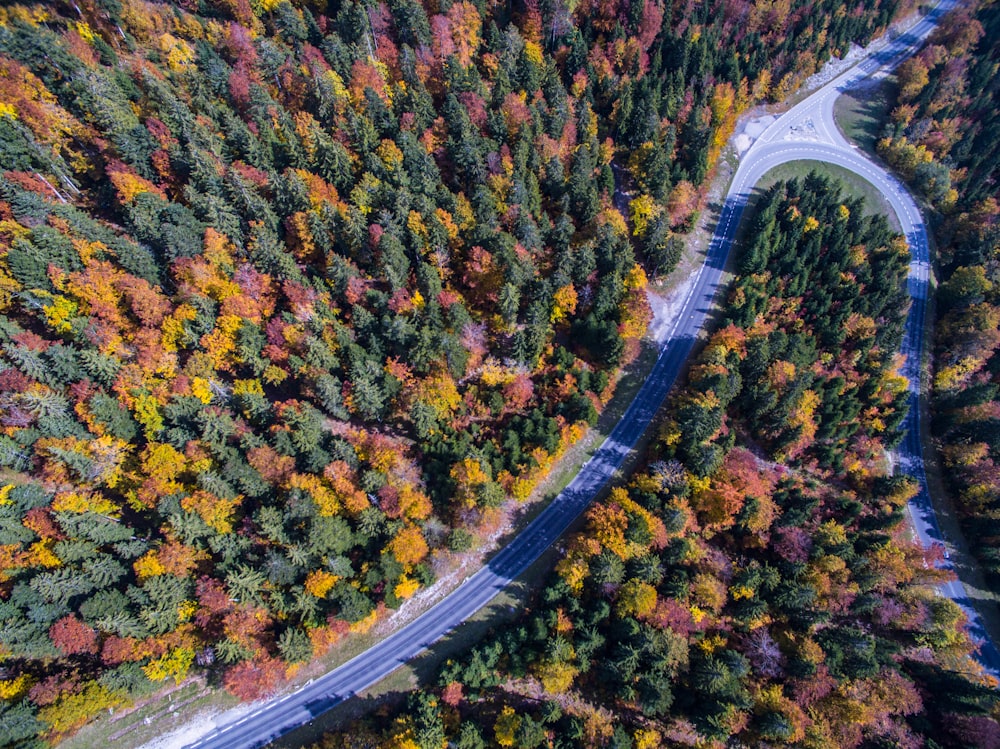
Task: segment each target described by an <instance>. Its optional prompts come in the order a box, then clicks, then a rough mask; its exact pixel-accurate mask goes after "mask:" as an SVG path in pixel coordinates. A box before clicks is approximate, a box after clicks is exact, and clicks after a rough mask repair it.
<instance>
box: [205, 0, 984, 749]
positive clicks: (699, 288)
mask: <svg viewBox="0 0 1000 749" xmlns="http://www.w3.org/2000/svg"><path fill="white" fill-rule="evenodd" d="M953 2H954V0H946V1H945V2H942V3H941V4H939V5H938V6H937V7H936V8H935V10H934V11H932V12H931V13H930V14H929V15H928V16H927V17H925V18H924V20H922V21H920V23H919V24H917V26H916V27H914V29H913V30H911V31H910V32H908V33H907V34H904V35H903V36H901V37H899V38H898V39H896V40H895V41H893V42H891V43H889V44H888V45H887V46H885V47H884V48H882V49H880V50H878V51H877V52H876V53H875V54H874V55H872V56H870V57H869V58H867V59H865V60H864V61H862V62H860V63H859V64H858V65H857V66H856V67H855V68H852V69H851V70H850V71H848V72H846V73H845V74H843V75H841V76H839V77H838V78H836V79H834V80H833V81H831V82H830V83H828V84H827V85H825V86H824V87H823V88H821V89H819V90H818V91H816V92H815V93H814V94H812V95H811V96H809V97H808V98H806V99H805V100H803V101H802V102H800V103H799V104H797V105H796V106H795V107H793V108H792V109H791V110H789V111H788V112H787V113H785V114H784V115H782V116H781V117H780V118H778V119H777V120H776V121H775V122H774V123H773V124H772V125H771V126H770V127H768V128H767V129H766V130H765V131H764V132H763V133H762V134H761V136H760V138H759V139H758V140H757V141H756V142H755V143H754V144H753V146H751V148H750V149H749V150H748V151H747V153H746V154H745V155H744V157H743V159H742V160H741V163H740V166H739V169H738V170H737V172H736V174H735V176H734V178H733V182H732V186H731V187H730V190H729V192H728V194H727V196H726V200H725V202H724V204H723V206H722V210H721V213H720V217H719V223H718V226H717V228H716V232H715V235H714V236H713V238H712V241H711V243H710V244H709V247H708V250H707V252H706V257H705V262H704V264H703V265H702V266H701V267H700V268H699V269H698V271H697V273H696V278H695V282H694V283H693V284H691V286H690V290H689V292H688V296H687V298H686V299H685V301H684V304H683V307H682V309H681V312H680V314H679V315H678V317H677V319H676V321H675V323H674V328H673V330H672V332H671V335H670V336H669V338H668V339H667V341H666V342H665V343H664V344H663V347H662V349H661V351H660V354H659V357H658V358H657V360H656V364H655V365H654V367H653V370H652V372H651V373H650V374H649V376H648V377H647V379H646V381H645V383H644V384H643V386H642V388H641V389H640V391H639V393H638V394H637V395H636V397H635V399H634V400H633V402H632V404H631V405H630V406H629V408H628V410H627V411H626V412H625V414H624V415H623V416H622V418H621V420H620V421H619V422H618V425H617V426H616V427H615V429H614V430H613V431H612V433H611V435H610V436H609V437H608V438H607V440H605V442H604V444H602V445H601V447H600V448H599V449H598V450H597V452H596V453H595V454H594V456H593V457H592V458H591V459H590V460H589V461H588V462H587V463H586V464H585V465H584V466H583V468H582V469H581V470H580V472H579V473H578V474H577V476H576V477H575V478H574V479H573V481H572V482H570V484H569V485H568V486H567V487H566V488H565V489H564V490H563V491H562V492H561V493H560V494H559V495H558V496H557V497H556V498H555V499H554V500H553V501H552V503H551V504H550V505H549V506H548V507H547V508H546V509H545V510H544V511H543V512H542V513H540V514H539V515H538V517H536V518H535V520H534V521H533V522H532V523H531V524H530V525H529V526H528V527H527V528H526V529H525V530H524V531H523V532H522V533H520V534H519V535H518V536H517V537H516V538H515V539H514V540H513V541H512V542H511V543H510V544H509V545H508V546H506V547H505V548H504V549H503V550H502V551H500V552H499V553H498V554H497V555H496V556H495V557H494V558H493V559H492V560H491V561H490V563H489V564H488V565H487V566H485V567H483V568H482V569H481V570H479V572H477V573H476V574H474V575H472V576H470V577H469V578H468V579H467V580H466V581H465V582H463V583H462V585H460V586H459V587H458V588H457V589H455V590H454V591H453V592H452V593H451V594H450V595H449V596H448V597H447V598H445V599H444V600H442V601H441V602H440V603H438V604H437V605H436V606H434V607H433V608H431V609H430V610H428V611H427V612H426V613H424V614H423V615H421V616H420V617H419V618H417V619H416V620H414V621H413V622H411V623H410V624H408V625H406V626H405V627H403V628H402V629H400V630H398V631H397V632H395V633H394V634H392V635H390V636H389V637H387V638H386V639H385V640H383V641H382V642H380V643H379V644H378V645H375V646H373V647H372V648H371V649H369V650H367V651H365V652H364V653H362V654H361V655H359V656H357V657H356V658H354V659H353V660H351V661H349V662H347V663H345V664H344V665H342V666H340V667H339V668H337V669H334V670H333V671H330V672H329V673H327V674H325V675H324V676H322V677H319V678H317V679H315V680H313V681H312V682H310V683H309V684H306V685H305V686H303V687H302V688H300V689H299V690H297V691H295V692H292V693H290V694H286V695H284V696H282V697H280V698H277V699H275V700H272V701H270V702H267V703H265V704H264V705H262V706H261V707H260V708H259V709H257V710H256V711H254V712H252V713H250V714H247V715H245V716H243V717H241V718H239V719H237V720H234V721H232V722H229V723H226V724H224V725H222V726H220V727H218V728H217V729H216V730H215V731H214V732H212V733H211V734H208V735H207V736H205V737H204V738H202V739H200V740H198V741H196V742H194V743H192V744H190V745H189V747H190V749H233V748H235V747H260V746H264V745H265V744H267V743H269V742H271V741H273V740H275V739H277V738H278V737H280V736H282V735H284V734H286V733H288V732H290V731H292V730H294V729H295V728H298V727H299V726H301V725H304V724H305V723H308V722H309V721H311V720H313V719H314V718H315V717H316V716H318V715H319V714H321V713H323V712H325V711H326V710H329V709H330V708H332V707H333V706H335V705H337V704H339V703H341V702H343V701H344V700H346V699H349V698H350V697H351V696H353V695H355V694H357V693H359V692H361V691H362V690H364V689H366V688H367V687H369V686H371V685H372V684H375V683H376V682H378V681H379V680H381V679H383V678H384V677H386V676H388V675H389V674H390V673H391V672H392V671H394V670H395V669H396V668H398V667H399V666H400V665H402V664H404V663H406V662H407V661H409V660H410V659H412V658H414V657H415V656H417V655H418V654H420V653H421V652H423V651H424V650H426V649H427V648H428V647H430V646H431V645H433V644H434V643H435V642H436V641H438V640H439V639H441V638H442V637H443V636H444V635H445V634H447V633H448V632H449V631H451V630H452V629H454V628H455V627H457V626H458V625H459V624H461V623H462V622H463V621H465V620H466V619H467V618H469V617H470V616H471V615H472V614H474V613H475V612H476V611H478V610H479V609H480V608H481V607H483V606H484V605H486V604H487V603H488V602H489V601H490V599H492V598H493V597H494V596H495V595H496V594H497V592H499V591H500V590H502V589H503V588H504V587H506V586H507V585H508V584H509V583H510V582H511V581H513V580H514V578H516V577H517V576H518V575H519V574H520V573H521V572H523V571H524V570H525V569H527V568H528V567H529V566H530V565H531V564H532V562H534V561H535V560H536V559H537V558H538V557H539V556H540V555H541V553H542V552H543V551H544V550H545V549H546V548H548V547H549V546H550V545H551V544H552V543H553V542H554V541H555V540H556V539H557V538H558V537H559V536H560V535H562V533H563V532H564V531H565V530H566V528H568V527H569V525H570V524H571V523H572V522H573V520H575V519H576V518H577V517H578V516H579V515H580V513H582V512H583V510H584V509H585V508H586V507H587V505H588V504H589V503H590V502H591V501H592V500H593V498H594V497H595V496H596V495H597V494H598V493H599V492H600V491H601V489H602V488H603V487H604V486H605V484H606V483H607V482H608V481H609V480H610V479H611V478H612V476H614V474H615V472H616V471H617V469H618V468H619V466H620V465H621V464H622V461H624V459H625V457H626V456H627V455H628V453H629V452H630V451H631V450H632V449H633V447H634V445H635V443H636V441H637V440H638V439H639V437H640V436H641V435H642V434H643V433H644V432H645V431H646V428H647V427H648V426H649V424H650V422H651V421H652V419H653V416H654V415H655V414H656V412H657V411H658V410H659V407H660V405H661V404H662V402H663V400H664V398H665V397H666V395H667V393H668V392H669V391H670V389H671V387H672V386H673V384H674V382H675V380H676V379H677V376H678V373H679V372H680V371H681V368H682V367H683V366H684V363H685V361H686V360H687V357H688V355H689V354H690V352H691V349H692V347H693V346H694V343H695V339H696V337H697V335H698V333H699V331H700V330H701V327H702V325H703V324H704V322H705V318H706V315H707V313H708V312H709V310H710V309H711V308H712V305H713V301H714V298H715V295H716V291H717V289H718V287H719V284H720V280H721V277H722V270H723V267H724V266H725V263H726V259H727V257H728V255H729V250H730V248H731V247H732V244H733V239H734V237H735V234H736V230H737V227H738V224H739V221H740V217H741V215H742V213H743V209H744V207H745V206H746V201H747V198H748V197H749V196H750V192H751V189H752V187H753V185H754V184H756V182H757V181H759V179H760V178H761V177H762V176H763V175H764V173H765V172H767V171H768V170H769V169H771V168H773V167H774V166H777V165H778V164H781V163H785V162H787V161H794V160H800V159H815V160H821V161H828V162H831V163H835V164H839V165H840V166H843V167H846V168H848V169H851V170H852V171H855V172H857V173H858V174H860V175H861V176H863V177H865V178H866V179H869V180H870V181H872V182H873V183H874V184H875V185H876V186H877V187H879V189H881V190H882V191H883V192H884V193H885V195H886V198H887V199H888V201H889V203H890V204H891V205H892V207H893V209H894V210H895V211H896V212H897V214H898V216H899V218H900V222H901V223H902V224H903V226H904V230H905V232H906V235H907V239H908V240H909V241H910V244H911V248H912V251H913V256H914V260H913V264H912V265H911V274H910V281H909V285H910V292H911V294H912V295H913V298H914V304H913V305H912V308H911V310H910V313H909V317H908V320H907V332H906V339H905V343H904V352H906V353H907V354H908V356H907V371H906V374H907V375H908V376H909V377H910V382H911V383H912V384H911V409H910V416H909V417H908V420H907V422H906V428H907V429H908V432H907V438H906V441H905V442H904V445H903V447H902V449H901V451H900V464H901V465H902V466H904V468H905V470H907V471H908V472H909V473H911V475H913V476H914V477H916V478H917V479H918V480H919V481H920V485H921V493H920V496H918V497H917V498H916V499H915V500H914V501H913V503H912V504H911V509H910V512H911V514H912V516H913V519H914V524H915V526H916V528H917V532H918V534H919V536H920V538H921V541H922V542H923V543H924V544H930V543H932V542H935V541H941V540H942V536H941V532H940V529H939V528H938V525H937V522H936V520H935V517H934V512H933V508H932V507H931V504H930V500H929V495H928V493H927V481H926V477H925V476H924V472H923V460H922V453H921V444H920V440H919V434H920V431H919V415H920V411H919V408H917V399H918V398H919V397H920V393H919V384H920V378H919V363H920V356H919V352H920V351H921V350H922V345H923V338H922V336H923V327H924V326H923V315H924V310H925V303H926V300H927V288H928V272H929V264H928V257H927V235H926V229H925V227H924V224H923V220H922V218H921V216H920V213H919V211H918V210H917V208H916V205H915V204H914V202H913V200H912V198H911V197H910V196H909V195H908V193H906V191H905V189H904V188H903V187H902V185H900V183H899V182H898V181H897V180H895V179H894V178H893V177H891V176H890V175H888V174H887V173H885V172H884V171H883V170H881V169H879V168H878V167H877V166H875V165H874V164H872V163H871V162H869V161H868V160H867V159H865V158H864V157H863V156H861V155H860V154H859V153H858V152H857V151H856V149H854V148H852V147H851V146H850V145H849V144H848V143H847V142H846V140H844V138H843V136H841V135H840V134H839V132H838V131H837V128H836V125H835V124H834V122H833V100H834V99H835V98H836V96H837V95H838V94H839V93H840V91H842V90H844V89H845V88H847V87H849V86H850V85H852V84H853V83H856V82H858V81H860V80H861V79H863V78H865V77H867V76H868V75H870V74H871V73H872V72H874V71H875V70H877V69H879V68H880V67H882V66H883V65H884V64H886V63H892V64H895V62H898V61H899V60H900V59H901V58H902V57H904V56H905V55H906V54H908V53H910V52H912V50H913V49H914V48H915V47H916V45H917V44H918V43H919V42H920V41H921V40H922V39H923V38H925V37H926V35H927V34H928V33H929V31H930V30H931V29H932V28H933V26H934V23H935V22H936V20H937V18H938V17H939V16H940V14H941V13H942V12H944V11H945V10H947V9H949V8H950V7H951V6H952V5H953ZM824 141H825V142H824ZM947 564H950V561H948V562H946V565H947ZM942 592H943V593H944V594H945V595H947V596H948V597H950V598H952V599H954V600H956V601H957V602H959V604H960V605H962V606H963V608H965V610H966V611H967V613H968V614H969V616H970V620H971V621H972V631H973V633H974V635H976V636H978V637H981V638H982V639H983V640H984V647H983V649H982V653H981V657H982V659H983V662H984V664H985V665H986V666H987V667H988V668H990V669H992V670H994V671H995V672H997V673H1000V653H997V650H996V648H995V647H993V645H992V643H990V642H989V640H988V639H987V638H986V637H985V630H983V629H982V624H981V622H980V621H979V619H978V616H977V615H976V613H975V611H974V610H972V608H971V606H969V600H968V597H967V596H966V594H965V591H964V589H963V588H962V586H961V583H958V582H954V583H949V584H948V585H947V586H944V589H943V591H942Z"/></svg>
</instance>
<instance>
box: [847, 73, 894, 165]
mask: <svg viewBox="0 0 1000 749" xmlns="http://www.w3.org/2000/svg"><path fill="white" fill-rule="evenodd" d="M895 99H896V79H895V78H893V77H886V78H880V79H877V80H873V79H870V78H869V79H866V80H864V81H862V82H861V83H859V84H858V85H857V86H855V87H854V88H852V89H850V90H849V91H845V92H844V93H842V94H841V95H840V96H838V97H837V100H836V101H835V102H834V105H833V116H834V119H835V120H836V122H837V127H838V128H840V131H841V132H842V133H843V134H844V135H845V136H846V137H847V139H848V140H850V141H852V142H853V143H857V144H858V146H859V147H860V148H861V149H863V150H864V151H867V152H868V153H869V154H874V153H875V141H877V140H878V139H879V136H880V134H881V133H882V125H883V123H884V122H885V121H886V120H887V119H888V116H889V108H890V107H891V106H892V102H893V101H895Z"/></svg>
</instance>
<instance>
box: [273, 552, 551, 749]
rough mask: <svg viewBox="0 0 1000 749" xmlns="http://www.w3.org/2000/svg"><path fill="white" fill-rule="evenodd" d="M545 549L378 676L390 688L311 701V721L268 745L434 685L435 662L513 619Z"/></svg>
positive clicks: (309, 734)
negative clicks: (498, 592) (475, 609)
mask: <svg viewBox="0 0 1000 749" xmlns="http://www.w3.org/2000/svg"><path fill="white" fill-rule="evenodd" d="M549 554H551V550H550V551H549V552H546V554H543V556H542V558H541V559H539V560H538V561H536V562H535V563H534V564H533V565H532V567H531V568H529V569H528V570H527V571H526V572H525V573H523V574H522V575H521V577H519V578H518V579H517V580H515V581H514V582H512V583H511V584H510V585H508V586H507V587H506V588H505V589H504V595H502V596H498V597H497V598H494V599H493V601H491V602H490V603H488V604H487V605H486V606H485V607H483V609H481V610H480V612H479V614H477V616H476V618H474V619H472V620H469V621H466V622H465V623H463V624H461V625H459V626H458V627H456V628H455V629H453V630H452V631H451V632H449V633H448V634H447V635H445V636H444V637H442V638H441V639H440V640H438V641H437V642H436V643H434V644H433V645H432V646H431V647H429V648H428V649H427V650H425V651H424V652H423V653H421V654H420V655H418V656H417V657H416V658H413V659H412V660H410V661H409V662H408V663H407V664H406V665H405V666H401V667H400V670H397V671H395V672H394V673H393V674H391V675H390V676H388V677H387V679H386V680H383V682H382V683H384V682H385V681H389V682H393V683H394V685H393V686H392V687H388V688H387V687H385V686H382V687H381V688H380V684H382V683H380V684H376V685H375V686H374V687H373V688H372V689H371V690H370V691H369V692H366V693H364V694H360V695H354V696H352V697H350V698H348V699H346V700H343V701H342V702H340V703H338V704H336V705H333V706H332V707H330V708H329V709H325V710H323V711H322V712H319V708H322V707H323V706H322V705H320V704H317V705H316V708H317V711H318V712H317V715H316V717H315V718H314V719H313V720H311V721H310V722H308V723H306V724H304V725H302V726H300V727H299V728H296V729H295V730H294V731H291V732H289V733H287V734H285V735H284V736H282V737H281V738H280V739H277V740H276V741H274V742H272V743H270V744H268V745H267V746H268V749H302V748H303V747H309V746H313V745H315V744H317V743H319V742H320V741H321V739H322V738H323V735H324V734H328V733H340V732H344V731H346V730H348V728H349V727H350V725H351V723H353V722H355V721H358V720H360V719H362V718H364V717H366V716H371V715H374V716H376V717H379V716H381V717H384V718H385V719H386V720H389V719H390V716H394V715H397V714H398V713H399V710H400V708H401V707H402V706H403V705H405V703H406V699H407V696H408V695H409V694H410V691H409V690H411V689H413V688H416V687H417V686H421V685H433V684H435V683H436V681H437V678H438V674H439V673H440V670H441V667H442V666H443V665H444V663H445V662H446V661H447V660H449V659H457V658H462V657H463V656H464V655H466V654H467V653H468V652H469V651H470V650H471V649H472V648H473V647H474V646H475V645H476V644H477V643H479V642H482V641H483V640H485V639H487V638H488V637H489V636H490V635H492V634H494V633H495V632H497V631H498V630H499V629H501V628H502V627H504V626H506V625H509V624H510V623H512V622H513V621H515V620H516V619H517V617H518V616H519V615H520V613H521V612H522V611H523V608H524V606H525V604H526V602H527V601H528V599H529V597H530V596H531V594H532V592H533V589H535V588H536V587H537V586H536V584H535V582H534V581H533V579H534V578H535V577H539V576H544V575H545V574H546V572H547V570H548V568H549V567H550V566H551V560H546V556H547V555H549ZM402 669H406V671H408V672H409V674H408V676H406V677H401V676H400V673H401V670H402ZM403 673H405V672H403ZM403 678H405V679H406V683H405V684H404V683H401V682H402V679H403ZM382 727H384V726H382Z"/></svg>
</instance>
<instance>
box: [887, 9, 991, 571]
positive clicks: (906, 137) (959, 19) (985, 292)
mask: <svg viewBox="0 0 1000 749" xmlns="http://www.w3.org/2000/svg"><path fill="white" fill-rule="evenodd" d="M998 71H1000V7H998V6H997V5H996V4H992V3H980V4H978V5H977V6H971V7H969V8H967V9H964V10H959V11H956V12H955V13H954V14H953V15H952V16H951V18H950V19H948V21H947V22H946V24H944V25H943V26H942V28H941V30H940V31H939V32H938V33H937V34H936V36H935V37H934V38H933V39H932V40H931V43H930V44H929V45H928V46H927V47H926V48H925V49H924V50H923V51H921V52H920V53H919V54H918V55H917V56H916V57H914V58H913V59H912V60H910V61H908V62H907V63H904V64H903V65H902V66H901V67H900V70H899V75H898V77H899V89H898V94H897V98H896V101H895V107H894V108H893V109H892V111H891V113H890V117H889V122H887V123H886V128H885V136H884V138H883V139H882V140H881V141H880V142H879V150H880V152H881V153H882V154H883V155H884V157H885V158H886V159H887V160H888V161H889V163H890V164H892V165H893V166H894V167H895V168H896V169H897V170H899V171H900V172H901V173H902V174H903V176H904V177H907V178H908V179H909V180H910V181H911V184H913V186H914V187H915V188H916V189H917V190H918V192H920V193H921V194H922V195H923V197H924V198H925V200H926V201H927V203H928V205H929V207H930V210H931V211H932V213H933V215H934V218H935V226H934V235H935V239H936V241H937V245H938V247H937V249H938V256H939V260H938V269H937V270H938V273H939V280H940V287H939V289H938V293H937V299H936V302H937V322H936V331H935V334H936V338H935V340H936V343H935V350H934V375H933V388H934V401H933V409H934V433H935V438H936V439H937V441H938V448H939V458H940V462H941V465H942V468H943V471H944V474H945V478H946V480H947V483H948V484H949V486H950V488H951V490H952V493H953V495H954V496H955V498H956V499H957V501H958V504H959V509H960V510H961V512H962V514H963V515H964V529H965V532H966V534H967V537H968V540H969V541H970V543H971V546H972V549H973V551H974V553H975V554H976V556H977V558H978V561H979V563H980V565H981V567H982V569H983V572H984V573H985V574H986V576H987V578H988V579H989V581H990V584H991V585H992V587H993V589H994V590H1000V472H998V465H997V460H998V456H1000V387H998V386H1000V298H998V296H997V293H998V291H1000V286H997V281H998V280H1000V266H998V261H1000V243H998V239H1000V225H998V217H1000V207H998V203H997V199H998V196H1000V194H998V186H997V180H998V178H1000V109H998V106H1000V76H998Z"/></svg>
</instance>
